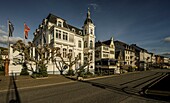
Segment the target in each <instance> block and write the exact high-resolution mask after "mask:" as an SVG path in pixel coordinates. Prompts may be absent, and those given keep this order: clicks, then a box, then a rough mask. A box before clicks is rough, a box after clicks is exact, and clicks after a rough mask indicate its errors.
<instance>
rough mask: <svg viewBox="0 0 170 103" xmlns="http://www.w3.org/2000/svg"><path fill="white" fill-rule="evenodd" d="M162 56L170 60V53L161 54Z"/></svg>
mask: <svg viewBox="0 0 170 103" xmlns="http://www.w3.org/2000/svg"><path fill="white" fill-rule="evenodd" d="M160 55H161V56H164V57H168V58H170V53H164V54H160Z"/></svg>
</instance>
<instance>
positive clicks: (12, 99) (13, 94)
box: [6, 73, 21, 103]
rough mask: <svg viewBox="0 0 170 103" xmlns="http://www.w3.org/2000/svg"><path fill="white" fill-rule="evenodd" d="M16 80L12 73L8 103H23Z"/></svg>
mask: <svg viewBox="0 0 170 103" xmlns="http://www.w3.org/2000/svg"><path fill="white" fill-rule="evenodd" d="M15 79H16V78H15V77H14V74H13V73H12V76H10V83H9V87H8V92H7V96H6V103H21V101H20V96H19V92H18V89H17V85H16V82H15Z"/></svg>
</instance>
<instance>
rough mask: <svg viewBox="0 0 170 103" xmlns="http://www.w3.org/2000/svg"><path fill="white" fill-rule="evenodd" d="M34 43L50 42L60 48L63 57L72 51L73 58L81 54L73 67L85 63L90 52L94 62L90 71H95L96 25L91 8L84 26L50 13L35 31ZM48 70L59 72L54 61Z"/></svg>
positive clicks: (38, 44)
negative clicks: (91, 14) (91, 15)
mask: <svg viewBox="0 0 170 103" xmlns="http://www.w3.org/2000/svg"><path fill="white" fill-rule="evenodd" d="M33 43H34V44H35V45H36V46H41V45H44V44H49V45H50V46H52V47H58V48H60V53H61V54H62V57H63V58H65V59H66V54H67V53H72V55H73V58H74V57H76V56H77V55H79V56H80V61H79V62H78V63H77V64H75V65H74V66H73V69H77V68H78V67H79V66H81V65H83V64H84V62H85V61H86V60H87V59H88V58H89V57H87V55H86V53H90V60H91V61H92V62H91V64H90V65H89V71H90V72H94V68H95V58H94V55H95V48H94V47H95V26H94V24H93V22H92V19H91V17H90V10H89V9H88V12H87V17H86V20H85V21H84V25H83V27H82V28H77V27H75V26H72V25H70V24H68V23H67V21H66V20H64V19H63V18H60V17H58V16H56V15H53V14H49V15H48V16H47V18H45V19H44V20H43V21H42V23H41V24H40V25H39V27H38V29H36V31H35V32H34V39H33ZM35 56H36V54H35ZM51 56H52V55H51ZM88 56H89V55H88ZM58 61H60V59H58ZM47 71H48V72H50V71H51V72H55V73H57V74H58V73H59V72H58V70H57V68H56V67H55V65H54V64H53V63H52V62H50V63H49V65H48V70H47Z"/></svg>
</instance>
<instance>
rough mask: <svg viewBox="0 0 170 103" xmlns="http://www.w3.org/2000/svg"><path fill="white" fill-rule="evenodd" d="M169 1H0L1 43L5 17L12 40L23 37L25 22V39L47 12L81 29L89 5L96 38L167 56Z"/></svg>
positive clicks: (4, 36) (169, 49)
mask: <svg viewBox="0 0 170 103" xmlns="http://www.w3.org/2000/svg"><path fill="white" fill-rule="evenodd" d="M169 5H170V0H27V1H25V0H1V1H0V46H5V45H6V44H7V43H6V41H7V35H8V33H7V20H10V21H11V22H12V24H13V25H14V33H13V37H12V38H10V41H11V42H15V41H16V40H18V39H22V38H23V37H24V34H23V32H24V22H25V23H26V24H27V25H28V26H29V27H30V29H31V30H30V32H29V37H28V41H32V39H33V32H34V31H35V29H36V28H38V25H39V24H40V23H41V22H42V20H43V19H44V18H46V17H47V16H48V14H49V13H52V14H54V15H57V16H59V17H61V18H63V19H65V20H66V21H67V23H68V24H71V25H73V26H76V27H78V28H81V27H82V26H83V24H84V21H85V19H86V13H87V8H88V7H89V8H90V11H91V19H92V20H93V23H94V25H95V26H96V31H95V35H96V41H98V40H100V41H104V40H108V39H110V38H111V37H114V40H120V41H122V42H125V43H127V44H137V45H138V46H140V47H142V48H144V49H147V50H148V51H149V52H153V53H156V54H167V55H168V54H169V55H170V6H169Z"/></svg>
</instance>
